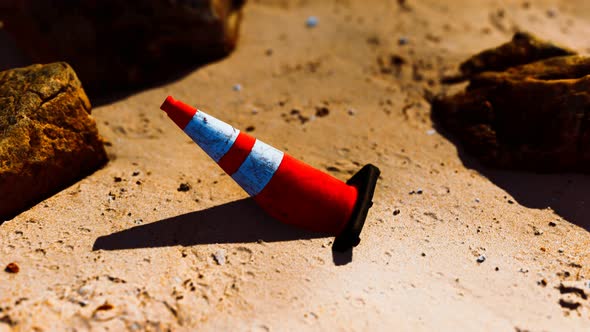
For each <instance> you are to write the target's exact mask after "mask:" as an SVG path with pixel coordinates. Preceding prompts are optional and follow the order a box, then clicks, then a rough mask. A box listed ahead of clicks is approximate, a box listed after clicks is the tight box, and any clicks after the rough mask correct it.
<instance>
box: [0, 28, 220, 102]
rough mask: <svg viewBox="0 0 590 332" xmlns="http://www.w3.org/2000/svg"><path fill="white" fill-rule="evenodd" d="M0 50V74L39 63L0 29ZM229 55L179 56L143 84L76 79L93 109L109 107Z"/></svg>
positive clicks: (161, 65) (165, 64) (160, 65)
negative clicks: (103, 82)
mask: <svg viewBox="0 0 590 332" xmlns="http://www.w3.org/2000/svg"><path fill="white" fill-rule="evenodd" d="M0 50H1V51H0V71H4V70H8V69H12V68H19V67H26V66H29V65H32V64H35V63H38V61H34V60H32V59H31V58H29V57H28V56H26V55H25V54H24V53H23V52H22V51H21V49H20V48H19V47H18V45H17V43H15V41H14V40H13V39H12V37H11V36H10V35H8V34H7V33H6V32H5V31H2V29H0ZM179 54H182V52H179ZM230 54H231V52H229V53H221V52H219V53H217V54H208V55H206V56H202V57H199V56H193V57H190V58H186V57H182V56H179V57H178V58H177V59H175V60H176V61H169V62H166V63H160V64H157V65H156V64H155V66H156V67H162V68H166V70H159V72H158V74H157V75H156V74H154V75H153V76H152V77H150V78H147V79H146V80H145V81H143V82H138V83H135V84H128V83H125V84H122V85H113V84H106V83H105V84H101V83H100V82H87V81H86V80H84V77H80V75H79V74H78V78H79V79H80V81H81V82H82V86H83V87H84V91H85V92H86V94H87V95H88V98H89V99H90V102H91V104H92V107H99V106H103V105H108V104H112V103H114V102H117V101H119V100H121V99H124V98H127V97H129V96H132V95H134V94H137V93H140V92H142V91H144V90H148V89H153V88H157V87H161V86H164V85H167V84H170V83H173V82H176V81H178V80H181V79H182V78H184V77H186V76H188V75H190V74H191V73H193V72H195V71H196V70H198V69H200V68H201V67H203V66H205V65H208V64H211V63H215V62H218V61H221V60H223V59H224V58H226V57H227V56H229V55H230ZM121 56H127V57H129V56H130V55H124V54H121ZM57 61H66V62H68V63H69V64H70V65H72V64H71V63H70V62H69V61H67V59H55V60H54V61H49V62H57ZM75 69H76V68H75V67H74V70H75ZM91 83H92V84H91Z"/></svg>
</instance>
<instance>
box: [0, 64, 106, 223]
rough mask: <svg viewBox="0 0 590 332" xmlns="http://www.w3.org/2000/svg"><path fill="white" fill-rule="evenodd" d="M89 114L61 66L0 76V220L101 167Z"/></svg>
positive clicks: (80, 91)
mask: <svg viewBox="0 0 590 332" xmlns="http://www.w3.org/2000/svg"><path fill="white" fill-rule="evenodd" d="M90 109H91V107H90V102H89V101H88V98H87V97H86V94H85V93H84V90H83V89H82V85H81V84H80V81H79V80H78V78H77V77H76V73H75V72H74V71H73V70H72V68H71V67H70V66H69V65H68V64H66V63H64V62H61V63H52V64H48V65H32V66H29V67H25V68H19V69H12V70H7V71H3V72H0V220H5V219H6V218H9V217H11V216H13V215H15V214H17V213H19V212H20V211H22V209H24V208H25V207H27V206H28V205H30V204H33V203H35V202H37V201H39V200H40V199H42V198H44V197H46V196H47V195H48V194H50V193H52V192H55V191H57V190H59V189H61V188H64V187H65V186H67V185H70V184H71V183H73V182H74V181H75V180H77V179H79V178H81V177H83V176H85V175H87V174H89V173H91V172H93V171H94V170H96V169H97V168H99V167H100V166H102V165H104V164H105V162H106V161H107V156H106V153H105V150H104V147H103V142H102V140H101V139H100V138H99V136H98V131H97V129H96V124H95V122H94V120H93V119H92V118H91V117H90Z"/></svg>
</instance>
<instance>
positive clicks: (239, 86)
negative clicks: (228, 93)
mask: <svg viewBox="0 0 590 332" xmlns="http://www.w3.org/2000/svg"><path fill="white" fill-rule="evenodd" d="M232 89H233V90H234V91H242V85H241V84H234V86H233V87H232Z"/></svg>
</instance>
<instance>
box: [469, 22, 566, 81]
mask: <svg viewBox="0 0 590 332" xmlns="http://www.w3.org/2000/svg"><path fill="white" fill-rule="evenodd" d="M574 54H576V52H575V51H573V50H570V49H568V48H565V47H562V46H559V45H556V44H553V43H550V42H547V41H544V40H541V39H539V38H537V37H535V36H533V35H531V34H529V33H526V32H517V33H515V34H514V36H513V37H512V40H511V41H509V42H507V43H505V44H502V45H500V46H498V47H496V48H493V49H489V50H485V51H483V52H480V53H478V54H476V55H474V56H472V57H471V58H469V59H468V60H466V61H465V62H463V63H462V64H461V66H460V70H461V73H462V74H463V76H464V77H465V78H469V77H471V76H473V75H475V74H478V73H481V72H484V71H502V70H505V69H507V68H510V67H514V66H518V65H522V64H526V63H531V62H534V61H537V60H542V59H547V58H551V57H555V56H561V55H574Z"/></svg>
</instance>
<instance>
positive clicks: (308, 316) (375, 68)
mask: <svg viewBox="0 0 590 332" xmlns="http://www.w3.org/2000/svg"><path fill="white" fill-rule="evenodd" d="M402 3H403V1H402ZM405 3H406V5H403V6H400V5H399V4H398V3H397V2H396V1H378V0H372V1H360V0H359V1H352V0H350V1H347V0H340V1H336V0H335V1H327V0H326V1H303V0H302V1H289V2H288V1H270V0H260V1H254V0H252V1H249V3H248V4H247V5H246V6H245V10H244V21H243V25H242V30H241V39H240V42H239V44H238V48H237V50H236V51H235V52H234V53H233V54H231V55H230V56H229V57H227V58H225V59H223V60H221V61H219V62H217V63H213V64H210V65H207V66H204V67H201V68H199V69H197V70H195V71H193V72H191V73H189V74H188V75H186V76H185V77H183V78H181V79H179V80H177V81H174V82H170V83H167V84H165V85H162V86H160V87H157V88H153V89H150V90H145V91H141V92H138V93H136V94H132V95H128V96H125V97H124V98H120V99H117V100H109V101H105V100H102V101H101V103H99V102H96V101H95V102H94V106H95V107H94V110H93V115H94V117H95V119H96V120H97V123H98V127H99V131H100V133H101V134H102V135H103V136H104V137H105V139H106V140H107V141H108V142H109V146H108V147H107V148H108V154H109V156H110V159H111V161H110V162H109V164H108V165H107V166H106V167H104V168H103V169H101V170H99V171H97V172H96V173H94V174H92V175H91V176H89V177H87V178H85V179H83V180H81V181H80V182H78V183H77V184H75V185H73V186H71V187H69V188H67V189H65V190H63V191H61V192H59V193H58V194H56V195H54V196H52V197H50V198H48V199H47V200H45V201H43V202H41V203H39V204H37V205H36V206H34V207H32V208H31V209H30V210H28V211H25V212H23V213H22V214H20V215H19V216H17V217H16V218H14V219H12V220H9V221H6V222H4V223H3V224H1V225H0V265H1V267H2V268H4V266H6V265H7V264H8V263H11V262H15V263H17V264H18V266H19V267H20V272H19V273H16V274H14V273H6V272H0V318H1V319H0V321H2V322H3V323H0V331H6V330H8V331H10V329H11V327H10V323H12V325H13V328H14V329H15V330H22V331H29V330H33V329H34V328H38V329H40V330H58V329H65V328H66V327H73V328H76V329H79V330H89V329H92V330H106V329H109V330H122V329H132V330H154V331H156V330H166V329H171V330H194V329H199V330H243V331H250V330H255V331H267V330H271V331H275V330H279V331H283V330H293V331H295V330H297V331H298V330H342V331H348V330H388V331H390V330H402V331H422V330H438V331H455V330H469V331H473V330H498V331H511V330H512V331H514V330H516V331H525V330H530V331H541V330H543V331H556V330H567V331H583V330H587V327H588V324H589V315H590V301H589V300H587V299H584V298H583V296H582V293H583V294H584V296H585V295H586V294H588V293H590V288H589V285H588V282H587V280H588V278H590V276H589V274H590V271H589V266H590V265H589V264H590V255H589V253H588V250H587V248H588V246H589V244H590V234H589V233H588V230H590V206H589V204H590V196H589V194H590V192H589V189H588V188H590V178H589V177H588V176H584V175H580V174H553V175H535V174H530V173H517V172H511V171H497V170H490V169H486V168H483V167H481V166H479V164H478V163H477V162H476V161H474V160H472V159H470V158H469V156H467V155H465V154H464V153H463V152H462V151H461V148H460V146H459V147H458V146H456V145H455V144H454V143H453V142H451V141H449V140H448V139H447V138H445V137H444V136H442V135H441V134H439V133H438V131H437V130H436V126H435V125H434V124H433V123H432V121H431V119H430V105H429V104H428V102H427V100H426V99H425V98H424V96H425V95H426V96H428V95H430V94H432V93H439V92H442V91H445V90H447V88H446V87H442V86H440V85H439V84H438V79H439V78H440V75H442V74H444V73H447V72H453V71H454V70H456V68H457V65H458V64H459V62H460V61H462V60H463V59H465V58H466V57H468V56H469V55H471V54H473V53H474V52H476V51H480V50H482V49H484V48H488V47H492V46H495V45H498V44H500V43H502V42H505V41H507V40H509V39H510V38H511V35H512V33H513V31H514V29H516V28H520V29H525V30H528V31H531V32H533V33H535V34H537V35H538V36H540V37H543V38H546V39H550V40H554V41H558V42H560V43H562V44H565V45H567V46H570V47H572V48H574V49H576V50H578V51H579V52H582V53H587V52H589V51H590V44H589V43H588V39H587V36H588V35H589V34H590V23H588V20H587V17H588V15H590V3H588V2H587V1H565V0H564V1H554V2H549V1H530V4H529V5H528V6H527V5H525V4H524V3H525V1H504V2H502V1H491V0H490V1H484V0H482V1H448V2H444V3H446V4H442V3H443V2H442V1H434V0H420V1H418V0H416V1H405ZM311 15H313V16H316V17H317V18H318V25H317V26H316V27H315V28H308V27H306V25H305V21H306V19H307V18H308V16H311ZM392 55H397V56H399V57H402V58H403V59H404V61H405V63H404V64H403V65H402V66H401V68H400V70H399V72H397V70H396V68H393V69H391V68H390V66H389V65H387V63H388V61H389V60H388V59H389V58H390V57H391V56H392ZM379 59H381V64H380V61H379ZM236 84H240V85H241V87H242V89H241V90H240V91H235V90H234V89H233V87H234V85H236ZM167 95H173V96H174V97H176V98H178V99H180V100H183V101H185V102H187V103H191V104H194V105H197V106H198V107H199V108H201V109H203V110H204V111H206V112H208V113H210V114H212V115H214V116H216V117H218V118H220V119H222V120H224V121H226V122H229V123H231V124H233V125H234V126H236V127H238V128H241V129H245V128H247V127H250V126H252V127H253V131H252V132H251V134H252V135H254V136H256V137H258V138H259V139H261V140H263V141H265V142H267V143H269V144H271V145H273V146H275V147H277V148H279V149H282V150H284V151H286V152H287V153H289V154H291V155H292V156H294V157H296V158H298V159H301V160H303V161H305V162H307V163H309V164H311V165H313V166H315V167H317V168H319V169H322V170H325V171H326V172H328V173H330V174H332V175H334V176H335V177H337V178H339V179H342V180H346V179H347V178H349V177H350V176H351V174H352V173H354V172H355V171H356V170H358V169H359V168H360V167H361V166H362V165H364V164H366V163H373V164H375V165H377V166H378V167H379V168H380V169H381V171H382V176H381V179H380V180H379V183H378V187H377V190H376V193H375V198H374V202H375V204H374V206H373V208H372V209H371V210H370V213H369V216H368V219H367V223H366V225H365V228H364V231H363V233H362V235H361V238H362V241H361V244H360V245H359V246H358V247H356V248H355V249H354V251H353V253H352V257H347V256H346V255H335V256H333V255H332V251H331V250H330V246H331V243H332V241H333V238H331V237H327V236H325V235H322V234H314V233H308V232H305V231H300V230H297V229H294V228H292V227H290V226H286V225H283V224H280V223H279V222H277V221H276V220H273V219H271V218H269V217H267V216H265V214H264V212H262V211H261V210H260V209H259V208H258V207H256V205H255V204H254V203H253V202H252V201H251V200H249V199H247V194H246V193H245V192H244V191H242V189H241V188H240V187H239V186H237V185H236V184H235V183H234V182H233V181H232V180H231V178H229V177H228V176H227V175H224V174H223V171H222V170H221V169H220V168H219V167H218V166H217V165H216V164H215V163H214V162H213V161H211V160H210V159H209V157H207V155H206V154H205V153H204V152H203V151H202V150H200V149H199V148H198V147H197V146H196V145H195V144H194V143H192V142H191V141H190V140H189V138H188V137H187V136H186V135H185V134H184V133H182V132H181V131H180V130H179V129H178V128H177V127H176V126H175V125H174V123H173V122H172V121H170V120H169V119H168V118H167V117H166V116H165V114H164V113H163V112H162V111H160V110H159V106H160V104H161V103H162V101H163V100H164V98H165V97H166V96H167ZM322 106H325V107H327V108H328V109H329V114H328V115H326V116H323V117H314V114H315V112H316V107H322ZM294 109H296V110H299V111H300V114H301V115H303V116H304V117H308V118H309V121H306V122H305V123H302V122H304V121H301V119H300V117H299V116H298V115H292V114H291V111H292V110H294ZM119 178H120V179H119ZM183 183H185V184H188V185H189V186H190V190H188V191H178V188H179V186H180V185H181V184H183ZM419 190H420V191H419ZM418 192H421V194H419V193H418ZM396 210H399V213H397V212H396V215H394V211H396ZM484 258H485V260H484ZM478 259H479V261H482V260H483V261H482V262H478ZM562 283H563V284H564V285H567V286H574V287H577V288H574V289H582V291H577V290H574V291H572V290H571V289H569V288H563V287H562V288H561V290H560V289H559V286H560V284H562ZM562 292H563V293H564V294H562ZM560 301H561V303H560ZM576 303H579V306H578V305H576ZM568 306H569V307H572V306H574V307H575V306H577V308H576V309H573V308H572V309H568V308H567V307H568Z"/></svg>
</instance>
